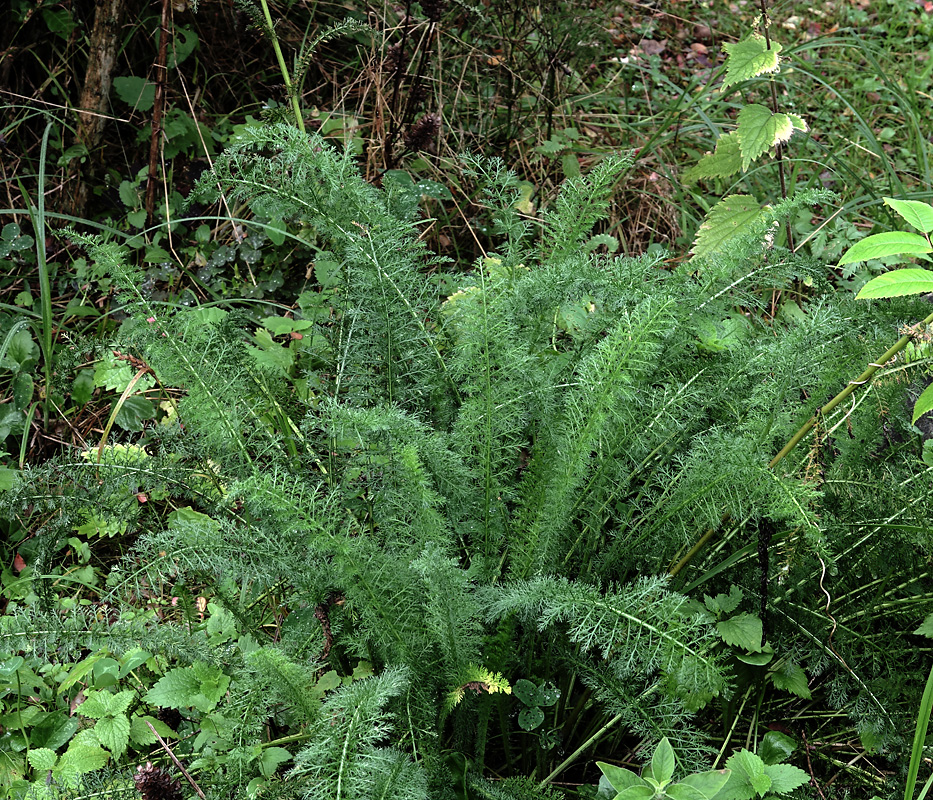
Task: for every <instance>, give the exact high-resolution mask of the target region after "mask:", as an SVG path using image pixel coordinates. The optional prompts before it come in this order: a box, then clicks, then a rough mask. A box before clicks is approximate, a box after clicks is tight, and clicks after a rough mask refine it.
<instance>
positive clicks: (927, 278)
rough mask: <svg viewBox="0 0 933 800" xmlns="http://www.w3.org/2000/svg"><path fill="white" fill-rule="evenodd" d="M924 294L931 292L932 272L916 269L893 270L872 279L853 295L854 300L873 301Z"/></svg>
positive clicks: (932, 285) (932, 283)
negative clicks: (882, 298)
mask: <svg viewBox="0 0 933 800" xmlns="http://www.w3.org/2000/svg"><path fill="white" fill-rule="evenodd" d="M926 292H933V272H931V271H929V270H925V269H917V268H908V269H895V270H891V272H886V273H885V274H884V275H879V276H878V277H877V278H872V279H871V280H870V281H869V282H868V283H866V284H865V285H864V286H863V287H862V288H861V290H860V291H859V293H858V294H857V295H855V299H856V300H875V299H878V298H881V297H901V296H903V295H907V294H925V293H926Z"/></svg>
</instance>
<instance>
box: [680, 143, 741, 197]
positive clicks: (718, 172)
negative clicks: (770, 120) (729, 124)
mask: <svg viewBox="0 0 933 800" xmlns="http://www.w3.org/2000/svg"><path fill="white" fill-rule="evenodd" d="M741 169H742V150H741V148H740V146H739V132H738V131H732V132H730V133H727V134H725V135H723V136H720V137H719V139H718V140H717V141H716V149H715V150H714V151H713V152H712V153H707V154H706V155H705V156H703V158H701V159H700V160H699V161H698V162H697V163H696V164H694V165H693V166H692V167H690V169H688V170H687V171H686V172H685V173H684V177H683V182H684V184H685V185H686V186H692V185H693V184H694V183H696V182H697V181H699V180H702V179H703V178H728V177H729V176H730V175H735V173H736V172H738V171H739V170H741Z"/></svg>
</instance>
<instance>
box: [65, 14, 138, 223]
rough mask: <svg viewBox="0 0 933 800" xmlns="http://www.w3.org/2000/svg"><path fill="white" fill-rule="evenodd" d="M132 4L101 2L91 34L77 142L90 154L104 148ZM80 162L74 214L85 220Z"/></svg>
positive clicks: (75, 167) (83, 188) (77, 161)
mask: <svg viewBox="0 0 933 800" xmlns="http://www.w3.org/2000/svg"><path fill="white" fill-rule="evenodd" d="M127 2H128V0H97V7H96V10H95V12H94V27H93V28H92V30H91V39H90V47H89V57H88V64H87V73H86V74H85V76H84V87H83V88H82V90H81V97H80V99H79V101H78V108H79V109H80V111H78V128H77V135H76V137H75V138H76V141H77V142H78V143H79V144H83V145H84V146H85V147H86V148H87V150H88V153H89V154H90V153H91V152H92V151H94V150H95V149H96V148H97V147H99V146H100V143H101V140H102V139H103V135H104V127H105V126H106V124H107V112H108V111H109V110H110V88H111V86H112V85H113V73H114V69H115V67H116V63H117V51H118V50H119V47H120V32H121V28H122V27H123V20H124V18H125V17H126V6H127ZM79 164H80V161H79V159H75V160H74V161H73V162H72V165H73V166H72V169H73V170H74V176H73V177H74V178H75V179H76V185H75V188H74V192H73V194H72V200H71V211H72V213H73V214H75V215H77V216H81V215H82V213H83V211H84V206H85V204H86V202H87V187H86V185H85V184H84V181H83V180H82V178H81V174H80V172H79V171H78V166H79Z"/></svg>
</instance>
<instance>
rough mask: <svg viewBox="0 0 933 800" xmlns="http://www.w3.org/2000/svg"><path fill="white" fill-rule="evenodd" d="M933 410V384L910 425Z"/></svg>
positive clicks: (919, 400)
mask: <svg viewBox="0 0 933 800" xmlns="http://www.w3.org/2000/svg"><path fill="white" fill-rule="evenodd" d="M931 409H933V383H931V384H930V385H929V386H927V388H926V389H924V390H923V392H922V393H921V395H920V397H918V398H917V402H916V403H914V413H913V415H912V416H911V418H910V424H911V425H916V424H917V420H918V419H920V417H922V416H923V415H924V414H926V413H927V412H928V411H930V410H931ZM925 444H926V442H924V445H925ZM924 624H926V623H924ZM915 633H916V631H915Z"/></svg>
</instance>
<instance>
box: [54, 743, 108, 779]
mask: <svg viewBox="0 0 933 800" xmlns="http://www.w3.org/2000/svg"><path fill="white" fill-rule="evenodd" d="M109 758H110V753H108V752H107V751H106V750H104V748H102V747H95V746H93V745H90V744H84V743H80V742H72V744H71V746H70V747H69V748H68V750H67V751H66V752H65V754H64V755H63V756H62V757H61V758H60V759H59V761H58V764H57V765H56V766H55V769H54V771H55V772H56V773H57V774H59V775H82V774H84V773H85V772H94V770H98V769H100V768H101V767H103V766H104V765H105V764H106V763H107V761H108V760H109Z"/></svg>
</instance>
